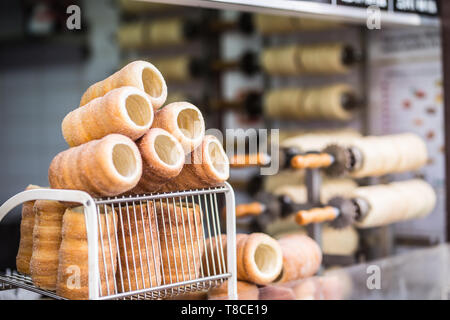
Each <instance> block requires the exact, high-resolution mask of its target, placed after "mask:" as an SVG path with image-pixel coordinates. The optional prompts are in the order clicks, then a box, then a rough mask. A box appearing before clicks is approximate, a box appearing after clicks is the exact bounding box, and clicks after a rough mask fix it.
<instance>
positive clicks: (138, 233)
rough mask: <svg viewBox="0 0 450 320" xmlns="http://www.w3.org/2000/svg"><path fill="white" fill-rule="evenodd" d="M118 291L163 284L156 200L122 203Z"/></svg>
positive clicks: (119, 234) (117, 276)
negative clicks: (126, 205) (145, 202)
mask: <svg viewBox="0 0 450 320" xmlns="http://www.w3.org/2000/svg"><path fill="white" fill-rule="evenodd" d="M118 240H119V263H120V266H121V270H122V273H120V272H117V273H116V282H117V287H118V290H119V292H128V291H134V290H141V289H147V288H151V287H156V286H159V285H160V284H161V269H160V266H161V258H160V252H159V247H158V229H157V227H156V221H155V214H154V208H153V204H152V203H149V204H148V206H147V205H145V204H143V205H137V206H128V207H123V208H122V211H121V214H120V215H119V219H118Z"/></svg>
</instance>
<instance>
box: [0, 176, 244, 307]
mask: <svg viewBox="0 0 450 320" xmlns="http://www.w3.org/2000/svg"><path fill="white" fill-rule="evenodd" d="M219 193H221V194H224V197H225V203H226V217H227V219H226V224H227V229H226V231H227V232H226V234H227V252H226V255H227V259H226V262H225V261H223V263H224V264H225V263H226V265H227V269H228V270H225V269H224V270H223V272H222V269H221V267H220V272H218V274H214V275H211V274H210V273H209V271H208V276H205V274H203V277H200V278H195V279H188V280H186V279H183V280H184V281H178V280H179V279H178V275H177V281H176V282H171V283H169V284H163V285H159V286H155V287H151V288H147V289H140V290H134V291H127V292H122V293H119V292H114V293H113V294H110V292H109V290H108V294H107V295H102V294H101V293H100V289H101V285H100V286H99V284H101V282H100V281H101V280H100V270H99V255H98V252H99V251H98V250H99V241H98V239H99V237H98V236H99V231H100V232H102V230H101V224H102V223H101V222H100V220H101V219H97V218H99V217H98V215H99V214H98V213H97V207H98V208H99V210H100V207H102V206H106V205H111V206H112V208H114V205H115V204H118V206H119V208H120V205H121V204H123V203H126V204H127V208H128V204H129V203H133V207H134V206H135V203H136V202H138V203H142V201H149V200H151V201H155V200H156V199H159V200H160V201H162V200H161V199H166V200H167V201H169V200H168V199H169V198H173V199H175V198H177V197H178V198H179V199H180V204H181V198H182V197H185V199H187V197H188V196H192V199H194V196H198V199H199V201H200V195H204V197H205V199H206V195H208V194H209V195H210V197H212V196H211V195H212V194H214V195H215V194H219ZM210 199H211V198H210ZM214 199H216V198H214ZM34 200H54V201H63V202H75V203H80V204H81V205H83V207H84V215H85V219H86V220H85V221H86V228H87V241H88V266H89V275H88V277H89V280H88V283H89V299H91V300H99V299H102V300H103V299H121V298H131V299H133V298H138V299H139V298H147V297H148V296H147V294H149V295H150V297H151V298H155V294H157V295H156V297H161V292H162V291H163V290H168V289H171V291H172V292H173V289H174V288H175V287H183V286H185V287H186V288H187V286H188V285H190V289H192V288H194V290H195V289H200V288H203V289H204V288H205V284H206V283H209V286H211V282H212V281H215V283H216V284H217V281H219V280H220V281H221V283H222V282H223V281H224V280H225V279H228V298H229V299H230V300H236V299H237V278H236V274H237V273H236V223H235V200H234V192H233V189H232V188H231V186H230V185H229V184H228V183H225V184H224V185H222V186H219V187H216V188H210V189H201V190H189V191H182V192H169V193H162V194H151V195H143V196H136V197H121V198H113V199H110V198H108V199H95V200H94V199H93V198H92V197H91V196H90V195H89V194H87V193H85V192H82V191H76V190H51V189H38V190H29V191H24V192H21V193H19V194H17V195H15V196H13V197H11V198H10V199H9V200H7V201H6V202H5V203H4V204H3V205H2V206H1V207H0V221H1V220H2V218H3V217H5V216H6V214H7V213H8V212H9V211H11V210H12V209H13V208H14V207H16V206H18V205H20V204H22V203H24V202H27V201H34ZM174 201H175V200H174ZM204 201H206V200H204ZM210 201H211V200H210ZM210 204H211V205H212V203H210ZM205 205H206V203H205ZM200 208H201V206H200ZM127 210H128V209H127ZM174 210H175V211H176V207H175V202H174ZM205 210H206V211H207V212H208V209H207V208H205ZM210 210H212V215H216V216H217V218H218V208H217V203H215V206H213V207H212V208H211V209H210ZM182 211H183V210H182ZM194 211H195V209H194ZM208 214H209V213H207V216H208ZM169 219H170V218H169ZM202 219H203V218H202ZM208 219H209V218H208ZM107 220H108V219H107V218H105V221H107ZM216 221H218V220H216ZM202 222H203V220H202ZM106 223H107V222H106ZM215 223H216V222H214V221H213V224H214V228H216V225H215ZM217 223H218V222H217ZM208 224H209V220H208ZM99 225H100V230H99ZM202 227H204V226H203V224H202ZM208 228H209V226H208ZM217 228H219V230H218V232H219V234H220V224H219V225H217ZM214 230H216V229H214ZM108 232H109V231H108ZM144 233H145V230H144ZM102 235H103V233H102ZM216 236H217V234H216ZM136 237H137V235H136ZM144 237H145V236H144ZM102 238H103V236H102ZM191 238H192V234H191ZM219 238H220V237H219ZM191 240H192V239H191ZM131 241H132V240H131ZM138 241H140V240H138ZM185 241H186V240H185ZM216 242H217V241H216ZM101 243H102V246H103V242H101ZM220 243H221V241H220ZM191 246H192V242H191ZM220 247H221V248H222V244H221V245H220ZM110 250H111V248H110ZM125 250H126V249H125ZM211 250H212V249H211ZM211 252H212V251H211ZM140 254H141V253H140V252H139V255H140ZM199 258H200V263H201V256H200V257H199ZM104 259H105V258H104ZM147 259H149V258H148V256H147ZM180 259H181V258H180ZM187 259H188V268H189V257H187ZM222 259H224V258H223V255H222ZM103 262H104V263H105V261H103ZM181 263H183V262H181ZM169 264H170V262H169ZM175 266H176V262H175ZM224 267H225V265H224ZM155 268H156V267H155ZM105 270H107V268H106V266H105ZM169 270H170V266H169ZM113 271H114V270H113ZM106 272H107V271H106ZM189 272H190V271H189ZM214 272H215V270H214ZM202 273H203V272H202ZM106 277H107V276H106ZM183 278H184V276H183ZM107 281H108V280H106V282H107ZM201 284H202V285H201ZM10 286H15V287H20V288H24V289H27V290H30V291H34V292H37V293H41V294H43V295H46V296H49V297H52V298H60V299H61V298H62V297H59V296H57V295H56V294H55V293H54V292H50V291H46V290H42V289H39V288H37V287H35V286H34V285H33V283H32V281H31V279H30V277H28V276H24V275H21V274H18V273H13V274H11V275H0V288H3V287H4V288H8V287H10ZM138 289H139V288H138ZM180 291H182V292H187V291H188V290H187V289H186V290H184V291H183V290H182V289H180V290H177V289H176V293H179V292H180Z"/></svg>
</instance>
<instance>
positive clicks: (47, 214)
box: [30, 200, 66, 290]
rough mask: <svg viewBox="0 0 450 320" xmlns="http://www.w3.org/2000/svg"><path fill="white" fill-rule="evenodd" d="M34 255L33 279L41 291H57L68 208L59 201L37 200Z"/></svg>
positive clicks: (32, 264) (31, 270) (31, 263)
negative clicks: (59, 254) (63, 227)
mask: <svg viewBox="0 0 450 320" xmlns="http://www.w3.org/2000/svg"><path fill="white" fill-rule="evenodd" d="M33 210H34V212H35V223H34V229H33V254H32V256H31V261H30V273H31V279H32V280H33V283H34V285H36V286H37V287H39V288H41V289H46V290H55V289H56V282H57V281H56V280H57V275H58V251H59V247H60V244H61V227H62V220H63V215H64V211H65V210H66V207H65V206H64V205H63V204H61V203H60V202H58V201H49V200H37V201H36V202H35V204H34V208H33Z"/></svg>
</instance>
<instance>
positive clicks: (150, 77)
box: [142, 68, 163, 98]
mask: <svg viewBox="0 0 450 320" xmlns="http://www.w3.org/2000/svg"><path fill="white" fill-rule="evenodd" d="M142 84H143V85H144V91H145V92H146V93H147V94H148V95H149V96H151V97H155V98H156V97H159V96H161V94H162V90H163V84H162V81H161V77H160V76H159V74H158V73H156V72H155V70H153V69H151V68H145V69H144V70H143V71H142Z"/></svg>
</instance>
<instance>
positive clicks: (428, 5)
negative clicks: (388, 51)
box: [336, 0, 439, 16]
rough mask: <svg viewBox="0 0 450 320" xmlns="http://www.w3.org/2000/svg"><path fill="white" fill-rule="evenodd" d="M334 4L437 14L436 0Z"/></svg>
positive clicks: (367, 0)
mask: <svg viewBox="0 0 450 320" xmlns="http://www.w3.org/2000/svg"><path fill="white" fill-rule="evenodd" d="M336 4H337V5H340V6H351V7H359V8H361V7H362V8H367V7H370V6H377V7H378V8H380V9H381V10H388V11H395V12H405V13H417V14H420V15H431V16H437V15H438V13H439V5H438V1H437V0H337V3H336Z"/></svg>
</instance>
